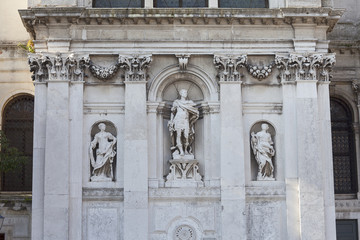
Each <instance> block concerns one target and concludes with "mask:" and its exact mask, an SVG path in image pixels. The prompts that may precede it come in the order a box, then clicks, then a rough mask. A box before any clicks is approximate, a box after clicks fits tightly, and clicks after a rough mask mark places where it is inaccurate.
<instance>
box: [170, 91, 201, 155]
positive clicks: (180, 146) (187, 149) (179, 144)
mask: <svg viewBox="0 0 360 240" xmlns="http://www.w3.org/2000/svg"><path fill="white" fill-rule="evenodd" d="M179 94H180V99H176V100H175V101H174V102H173V105H172V108H171V116H170V121H169V122H168V127H169V131H170V136H171V143H172V146H171V151H172V156H173V159H194V154H193V153H192V147H191V145H192V143H193V142H194V136H195V131H194V124H195V122H196V120H197V119H198V118H199V111H198V109H197V108H196V107H195V103H194V102H193V101H191V100H188V99H187V90H186V89H181V90H180V91H179Z"/></svg>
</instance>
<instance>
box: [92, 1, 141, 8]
mask: <svg viewBox="0 0 360 240" xmlns="http://www.w3.org/2000/svg"><path fill="white" fill-rule="evenodd" d="M93 7H94V8H143V7H144V0H93Z"/></svg>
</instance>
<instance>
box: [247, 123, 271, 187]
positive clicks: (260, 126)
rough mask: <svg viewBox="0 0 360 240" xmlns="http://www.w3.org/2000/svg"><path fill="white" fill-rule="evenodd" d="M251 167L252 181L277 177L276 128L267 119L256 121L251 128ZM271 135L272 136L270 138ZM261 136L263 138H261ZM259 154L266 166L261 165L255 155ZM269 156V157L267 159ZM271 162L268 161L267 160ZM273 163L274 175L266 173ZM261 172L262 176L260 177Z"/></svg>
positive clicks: (269, 179)
mask: <svg viewBox="0 0 360 240" xmlns="http://www.w3.org/2000/svg"><path fill="white" fill-rule="evenodd" d="M249 137H250V146H249V147H250V167H251V180H252V181H273V180H275V179H276V174H277V172H276V170H277V169H276V165H277V162H276V154H277V153H276V142H275V139H276V130H275V128H274V126H273V125H272V124H271V123H270V122H268V121H265V120H262V121H258V122H256V123H255V124H254V125H253V126H252V127H251V129H250V134H249ZM269 137H270V138H269ZM260 138H261V139H260ZM256 154H257V155H259V156H258V157H260V158H261V161H262V162H263V164H264V166H263V167H261V166H260V165H259V164H258V162H257V160H256V156H255V155H256ZM266 158H268V159H266ZM269 159H270V162H268V163H266V160H269ZM271 164H272V167H273V175H272V176H269V175H267V174H265V172H266V171H269V170H268V169H269V168H270V166H271ZM259 172H261V174H260V175H261V176H260V177H259Z"/></svg>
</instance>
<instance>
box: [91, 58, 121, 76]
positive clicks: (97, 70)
mask: <svg viewBox="0 0 360 240" xmlns="http://www.w3.org/2000/svg"><path fill="white" fill-rule="evenodd" d="M89 70H90V72H91V74H92V75H93V76H94V77H96V78H97V79H100V80H107V79H110V78H112V77H113V76H114V75H115V74H116V73H117V71H118V70H119V64H118V63H116V64H115V65H113V66H111V67H108V68H107V67H102V66H98V65H95V64H94V63H93V62H91V61H90V67H89Z"/></svg>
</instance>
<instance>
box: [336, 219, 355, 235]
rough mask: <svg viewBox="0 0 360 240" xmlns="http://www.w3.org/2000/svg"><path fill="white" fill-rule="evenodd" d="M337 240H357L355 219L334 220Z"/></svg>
mask: <svg viewBox="0 0 360 240" xmlns="http://www.w3.org/2000/svg"><path fill="white" fill-rule="evenodd" d="M336 239H337V240H358V226H357V220H356V219H346V220H336Z"/></svg>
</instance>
